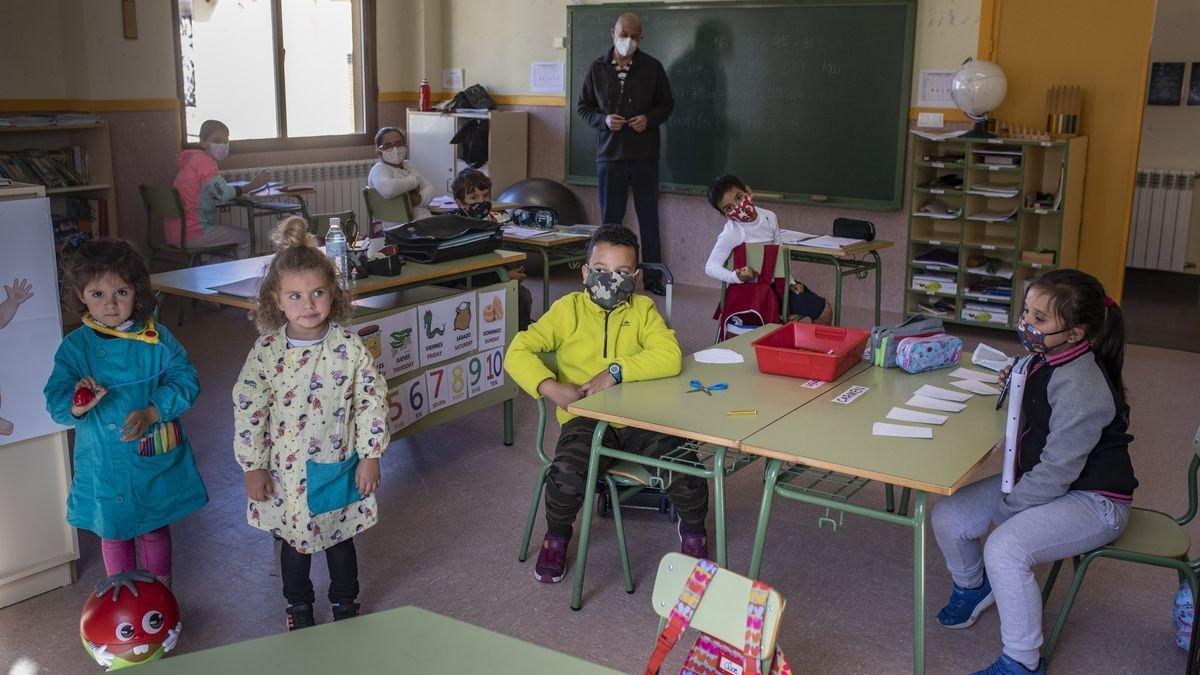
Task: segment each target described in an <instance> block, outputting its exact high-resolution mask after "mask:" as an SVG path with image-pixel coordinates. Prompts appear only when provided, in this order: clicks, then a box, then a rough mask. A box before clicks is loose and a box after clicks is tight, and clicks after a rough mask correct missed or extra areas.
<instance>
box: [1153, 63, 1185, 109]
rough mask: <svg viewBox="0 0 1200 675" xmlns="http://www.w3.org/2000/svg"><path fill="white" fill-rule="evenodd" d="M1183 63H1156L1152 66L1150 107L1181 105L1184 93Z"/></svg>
mask: <svg viewBox="0 0 1200 675" xmlns="http://www.w3.org/2000/svg"><path fill="white" fill-rule="evenodd" d="M1185 65H1187V64H1185V63H1183V62H1182V61H1178V62H1174V61H1172V62H1167V61H1155V62H1154V63H1152V64H1150V95H1149V99H1148V100H1147V104H1149V105H1179V100H1180V97H1181V95H1182V94H1181V92H1182V91H1183V67H1184V66H1185Z"/></svg>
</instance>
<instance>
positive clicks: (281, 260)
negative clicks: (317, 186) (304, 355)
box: [253, 216, 350, 333]
mask: <svg viewBox="0 0 1200 675" xmlns="http://www.w3.org/2000/svg"><path fill="white" fill-rule="evenodd" d="M271 241H273V242H275V249H276V251H277V252H276V253H275V257H274V258H272V259H271V264H270V266H269V267H268V268H267V274H266V276H265V277H264V278H263V281H262V286H260V287H259V290H258V311H257V312H255V313H254V315H253V318H254V324H255V325H256V326H257V327H258V329H259V330H260V331H262V332H263V333H271V332H274V331H276V330H278V329H279V327H280V326H282V325H284V324H286V323H287V316H286V315H285V314H284V313H283V310H282V309H281V308H280V307H279V302H278V300H276V294H277V293H278V292H279V278H280V276H281V275H282V274H283V273H284V272H307V271H309V270H316V271H318V272H321V273H323V274H324V275H325V282H326V284H327V285H328V286H329V292H330V295H331V298H332V305H331V306H330V308H329V320H330V321H334V322H336V323H343V322H345V321H346V320H347V319H349V318H350V294H349V293H347V292H346V290H345V289H343V288H342V287H341V286H339V285H338V278H337V269H336V268H334V266H333V261H332V260H330V259H329V257H328V256H326V255H325V254H324V253H322V252H321V249H319V248H317V238H316V237H314V236H313V235H312V234H310V233H309V231H308V221H306V220H305V219H304V218H301V217H300V216H291V217H288V218H284V219H283V220H281V221H279V224H278V225H277V226H276V227H275V232H273V233H272V234H271Z"/></svg>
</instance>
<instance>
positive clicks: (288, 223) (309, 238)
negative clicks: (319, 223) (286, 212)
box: [271, 216, 317, 251]
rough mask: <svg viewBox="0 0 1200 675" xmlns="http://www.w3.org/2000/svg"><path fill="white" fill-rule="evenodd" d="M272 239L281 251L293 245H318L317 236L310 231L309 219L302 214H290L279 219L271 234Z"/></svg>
mask: <svg viewBox="0 0 1200 675" xmlns="http://www.w3.org/2000/svg"><path fill="white" fill-rule="evenodd" d="M271 241H273V242H275V248H276V249H278V250H280V251H282V250H283V249H285V248H289V247H292V246H313V247H315V246H316V245H317V238H316V237H315V236H313V234H312V233H311V232H309V231H308V221H307V220H305V219H304V218H301V217H300V216H289V217H287V218H284V219H283V220H281V221H279V224H278V225H276V226H275V231H274V232H273V233H272V234H271Z"/></svg>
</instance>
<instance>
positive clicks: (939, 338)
mask: <svg viewBox="0 0 1200 675" xmlns="http://www.w3.org/2000/svg"><path fill="white" fill-rule="evenodd" d="M962 348H963V341H962V340H961V339H959V338H956V337H954V336H953V335H947V334H946V333H938V334H937V335H926V336H921V337H907V338H903V339H901V340H900V342H899V343H898V344H897V345H896V365H897V366H899V367H901V368H903V369H904V370H905V371H907V372H910V373H923V372H925V371H927V370H937V369H938V368H948V367H950V366H953V365H955V364H956V363H958V357H959V355H960V354H962Z"/></svg>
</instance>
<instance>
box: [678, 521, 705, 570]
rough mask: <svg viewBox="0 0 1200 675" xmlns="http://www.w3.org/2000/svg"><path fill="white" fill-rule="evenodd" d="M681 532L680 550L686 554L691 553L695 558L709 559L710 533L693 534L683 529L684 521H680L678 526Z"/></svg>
mask: <svg viewBox="0 0 1200 675" xmlns="http://www.w3.org/2000/svg"><path fill="white" fill-rule="evenodd" d="M677 531H678V532H679V542H680V544H681V545H680V547H679V552H680V553H682V554H684V555H690V556H692V557H693V558H702V559H704V560H707V559H708V533H706V532H700V533H697V534H692V533H690V532H684V531H683V521H682V520H681V521H679V526H678V528H677Z"/></svg>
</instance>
